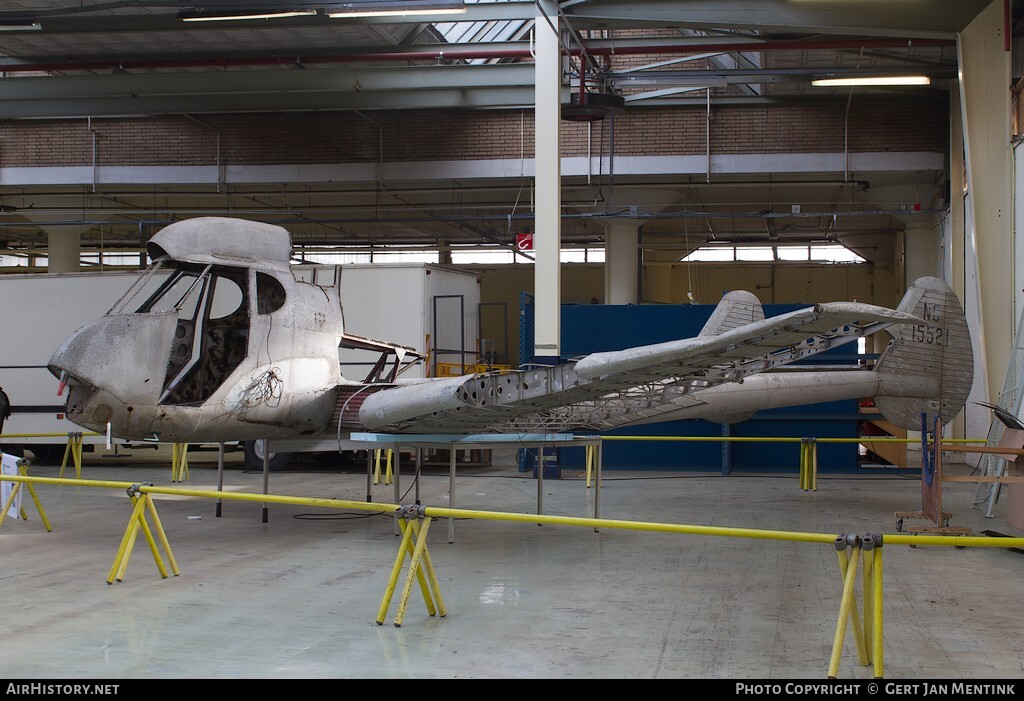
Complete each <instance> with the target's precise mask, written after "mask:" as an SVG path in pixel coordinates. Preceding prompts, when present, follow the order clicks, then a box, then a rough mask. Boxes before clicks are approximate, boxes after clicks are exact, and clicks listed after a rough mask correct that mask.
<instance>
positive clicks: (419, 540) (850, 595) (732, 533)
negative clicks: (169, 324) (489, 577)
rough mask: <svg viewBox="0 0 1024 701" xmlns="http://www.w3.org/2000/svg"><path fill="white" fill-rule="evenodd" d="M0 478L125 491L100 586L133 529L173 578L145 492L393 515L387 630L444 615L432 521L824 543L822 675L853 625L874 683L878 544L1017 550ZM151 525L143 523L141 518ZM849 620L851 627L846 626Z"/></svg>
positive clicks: (1006, 543) (918, 538)
mask: <svg viewBox="0 0 1024 701" xmlns="http://www.w3.org/2000/svg"><path fill="white" fill-rule="evenodd" d="M0 481H5V482H16V483H29V484H30V485H31V484H32V483H36V484H58V485H76V486H80V487H103V488H115V489H125V490H126V492H127V494H128V496H129V498H130V501H131V504H132V515H131V518H130V519H129V522H128V527H127V529H126V530H125V533H124V536H123V537H122V539H121V543H120V545H119V547H118V550H117V555H116V557H115V559H114V563H113V565H112V566H111V568H110V572H109V574H108V576H107V583H108V584H112V583H113V582H114V581H115V580H116V581H123V579H124V576H125V572H126V570H127V567H128V558H129V555H130V554H131V551H132V549H133V547H134V545H135V543H136V540H137V538H138V534H139V532H140V531H141V532H142V533H143V535H144V537H145V539H146V541H147V543H148V545H149V549H150V552H151V554H152V555H153V558H154V560H155V562H156V565H157V569H158V571H159V573H160V575H161V577H163V578H166V577H167V576H168V572H171V573H173V574H174V575H175V576H177V575H178V574H179V573H180V570H179V568H178V565H177V562H176V561H175V560H174V556H173V554H172V553H171V548H170V543H169V541H168V539H167V535H166V533H165V531H164V529H163V526H162V524H161V523H160V519H159V516H158V515H157V511H156V506H155V504H154V502H153V500H152V498H151V495H153V494H168V495H176V496H193V497H201V498H210V499H234V500H237V501H251V502H262V503H275V504H295V505H302V506H310V507H323V508H333V509H355V510H364V511H377V512H384V513H386V512H388V511H391V512H394V513H395V515H396V517H398V518H399V524H400V526H401V531H402V541H401V545H400V546H399V552H398V555H397V557H396V559H395V562H394V565H393V566H392V569H391V573H390V575H389V578H388V583H387V586H386V589H385V594H384V598H383V600H382V602H381V606H380V608H379V610H378V614H377V618H376V623H377V624H378V625H381V624H383V622H384V619H385V617H386V615H387V610H388V608H389V607H390V604H391V600H392V597H393V594H394V591H395V588H396V586H397V582H398V578H399V575H400V572H401V568H402V565H403V563H404V561H405V560H406V558H408V559H409V562H410V565H409V571H408V573H407V575H406V582H405V585H404V587H403V590H402V593H401V596H400V602H399V607H398V613H397V615H396V617H395V621H394V625H395V626H396V627H399V626H401V625H402V621H403V619H404V616H405V611H406V606H407V603H408V599H409V596H410V595H411V591H412V587H413V584H415V583H417V582H418V583H419V586H420V591H421V593H422V595H423V597H424V601H425V603H426V607H427V612H428V614H429V615H431V616H434V615H437V614H438V613H440V615H441V616H442V617H443V616H446V615H447V610H446V608H445V605H444V603H443V601H442V599H441V595H440V589H439V586H438V580H437V577H436V574H435V573H434V569H433V564H432V562H431V560H430V555H429V552H428V550H427V547H426V537H427V533H428V530H429V526H430V523H431V520H432V519H434V518H452V517H458V518H467V519H485V520H497V521H511V522H520V523H531V524H538V523H539V524H545V523H547V524H557V525H565V526H585V527H587V528H594V529H595V530H597V529H598V528H601V527H604V528H617V529H623V530H635V531H657V532H663V533H679V534H688V535H707V536H725V537H734V538H754V539H761V540H778V541H796V542H805V543H819V544H820V543H832V544H833V546H834V547H835V548H836V550H837V553H838V559H839V571H840V577H841V580H842V584H843V589H842V597H841V599H840V608H839V617H838V621H837V624H836V630H835V635H834V636H833V645H832V654H831V657H830V660H829V669H828V676H829V678H835V677H836V675H837V673H838V667H839V662H840V657H841V652H842V646H843V642H844V639H845V637H846V632H847V629H848V627H852V628H853V635H854V642H855V645H856V649H857V654H858V659H859V661H860V662H861V664H863V665H868V664H872V663H873V664H874V674H875V677H876V678H881V677H882V676H883V672H884V665H883V661H882V650H883V646H882V633H883V630H882V628H883V616H882V604H883V596H882V545H883V544H892V545H900V544H903V545H943V546H955V547H968V546H973V547H992V548H1021V547H1024V538H1012V537H1005V538H997V539H993V538H989V537H971V536H956V537H948V536H924V535H884V536H883V535H882V534H880V533H868V534H864V535H855V534H840V535H831V534H824V533H807V532H800V531H772V530H765V529H753V528H733V527H725V526H699V525H686V524H675V523H658V522H646V521H624V520H616V519H598V518H587V517H571V516H548V515H544V514H522V513H510V512H501V511H483V510H476V509H452V508H444V507H428V506H421V505H397V504H386V503H371V502H359V501H349V500H343V499H324V498H315V497H296V496H287V495H275V494H252V493H239V492H224V491H215V490H200V489H184V488H180V487H157V486H155V485H152V484H148V483H145V484H143V483H128V482H114V481H106V480H83V479H73V480H72V479H64V478H54V477H33V476H28V475H25V474H21V475H4V476H3V477H2V478H0ZM147 514H148V516H149V518H150V519H152V521H153V525H152V526H150V524H149V521H147V520H146V516H147ZM158 540H159V545H162V546H163V549H164V552H165V553H166V554H167V558H168V563H169V568H168V567H167V566H165V564H164V561H163V559H162V558H161V556H160V553H159V547H158V542H157V541H158ZM861 560H863V562H864V564H863V570H862V571H863V585H862V591H863V597H864V603H863V608H862V610H863V616H861V615H860V613H859V610H858V607H857V605H856V598H855V596H856V581H857V573H858V569H859V566H860V561H861ZM851 623H852V626H850V624H851Z"/></svg>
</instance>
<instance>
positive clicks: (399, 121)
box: [0, 100, 948, 167]
mask: <svg viewBox="0 0 1024 701" xmlns="http://www.w3.org/2000/svg"><path fill="white" fill-rule="evenodd" d="M947 112H948V109H947V107H946V104H945V102H943V101H920V100H918V101H899V100H873V101H869V100H859V101H858V100H854V101H853V102H852V103H851V105H850V107H849V114H848V115H846V104H845V103H798V104H797V103H794V104H751V105H721V106H715V105H714V104H713V103H712V111H711V151H712V153H713V154H740V153H814V152H841V151H843V150H844V141H846V140H847V139H848V146H849V150H850V151H851V152H866V151H932V152H942V151H945V150H946V148H947V143H948V114H947ZM370 120H373V121H372V122H371V121H370ZM613 126H614V146H615V154H616V155H636V156H645V155H647V156H649V155H688V154H690V155H692V154H703V153H704V152H705V150H706V148H707V146H706V138H707V123H706V108H705V106H703V105H700V106H693V107H665V108H635V109H632V110H629V109H628V110H627V111H626V112H625V113H624V114H621V115H619V116H617V117H616V118H615V119H614V124H613V121H612V120H605V121H603V122H594V123H590V124H587V123H579V122H562V123H561V129H562V153H563V155H565V156H579V155H585V154H586V153H587V148H588V131H589V136H590V139H589V141H590V148H591V150H592V151H594V152H595V153H596V152H597V151H598V150H599V148H600V147H601V146H602V145H603V146H604V148H605V152H606V153H607V148H608V146H609V144H610V143H611V138H610V137H611V130H612V128H613ZM847 128H848V130H849V132H848V134H847V133H846V129H847ZM533 134H534V124H533V111H532V110H530V109H515V110H479V111H455V110H441V109H438V110H417V111H392V112H372V113H367V115H366V117H363V116H361V115H359V114H356V113H353V112H314V113H281V114H269V115H208V116H204V117H203V118H202V120H201V121H197V120H195V119H190V118H188V117H184V116H166V117H154V118H110V119H92V120H86V119H66V120H65V119H61V120H9V121H0V167H28V166H81V165H89V164H91V163H92V158H93V148H94V142H95V151H96V157H97V163H98V164H99V165H125V166H131V165H137V166H144V165H149V166H156V165H166V166H179V165H189V164H195V165H209V164H213V163H216V162H217V160H218V150H219V158H220V162H221V163H229V164H238V165H270V164H285V163H288V164H303V163H359V162H374V161H376V160H378V158H380V152H379V149H380V145H381V141H382V142H383V159H384V160H385V161H432V160H475V159H502V158H519V157H520V155H525V157H526V158H531V157H532V155H533V147H534V139H533Z"/></svg>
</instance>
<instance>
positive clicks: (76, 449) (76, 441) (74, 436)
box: [57, 433, 82, 478]
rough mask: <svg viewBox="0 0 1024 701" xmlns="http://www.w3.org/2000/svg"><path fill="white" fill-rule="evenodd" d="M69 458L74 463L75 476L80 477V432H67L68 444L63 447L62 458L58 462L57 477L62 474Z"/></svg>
mask: <svg viewBox="0 0 1024 701" xmlns="http://www.w3.org/2000/svg"><path fill="white" fill-rule="evenodd" d="M69 457H70V458H71V459H72V460H73V461H74V463H75V477H77V478H81V477H82V434H81V433H69V434H68V444H67V446H66V447H65V448H64V459H63V460H61V463H60V472H59V473H58V474H57V477H63V476H64V468H65V467H67V466H68V458H69Z"/></svg>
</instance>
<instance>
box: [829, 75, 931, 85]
mask: <svg viewBox="0 0 1024 701" xmlns="http://www.w3.org/2000/svg"><path fill="white" fill-rule="evenodd" d="M931 82H932V79H931V78H929V77H928V76H924V75H894V76H887V77H875V78H819V79H816V80H812V81H811V85H817V86H836V85H931Z"/></svg>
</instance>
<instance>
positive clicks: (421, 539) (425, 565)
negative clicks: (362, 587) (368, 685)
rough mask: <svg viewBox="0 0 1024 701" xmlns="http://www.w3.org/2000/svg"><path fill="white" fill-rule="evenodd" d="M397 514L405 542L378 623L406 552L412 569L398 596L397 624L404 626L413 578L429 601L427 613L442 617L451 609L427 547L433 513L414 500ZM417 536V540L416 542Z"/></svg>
mask: <svg viewBox="0 0 1024 701" xmlns="http://www.w3.org/2000/svg"><path fill="white" fill-rule="evenodd" d="M396 516H397V518H398V524H399V526H400V527H401V530H402V543H401V545H400V546H399V548H398V556H397V557H396V558H395V564H394V567H392V569H391V577H390V578H389V579H388V586H387V589H386V590H385V592H384V599H383V601H381V604H380V610H379V611H378V613H377V625H382V624H383V623H384V618H385V617H386V616H387V612H388V608H389V607H390V606H391V598H392V596H393V595H394V592H395V586H396V585H397V584H398V575H399V574H400V573H401V571H402V564H403V563H404V562H405V558H406V556H408V557H409V572H408V573H407V575H406V578H405V586H404V587H403V588H402V595H401V597H400V598H399V600H398V613H396V614H395V627H396V628H399V627H401V625H402V621H403V620H404V618H405V609H406V606H407V605H408V603H409V595H410V594H411V593H412V584H413V581H417V582H419V585H420V592H421V593H422V594H423V601H424V603H425V604H426V605H427V613H429V614H430V615H431V616H435V615H437V614H438V613H440V614H441V616H442V617H444V616H447V615H448V611H447V609H446V608H445V606H444V601H442V599H441V588H440V586H439V584H438V581H437V575H436V574H435V572H434V565H433V564H432V563H431V561H430V553H429V552H428V551H427V531H428V530H429V528H430V521H431V519H430V517H429V516H427V515H426V514H425V508H424V507H422V506H419V505H411V504H410V505H405V506H401V507H399V508H398V510H397V511H396ZM414 539H415V543H413V540H414ZM428 580H429V585H428ZM431 594H433V597H432V596H431ZM435 599H436V604H435Z"/></svg>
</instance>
